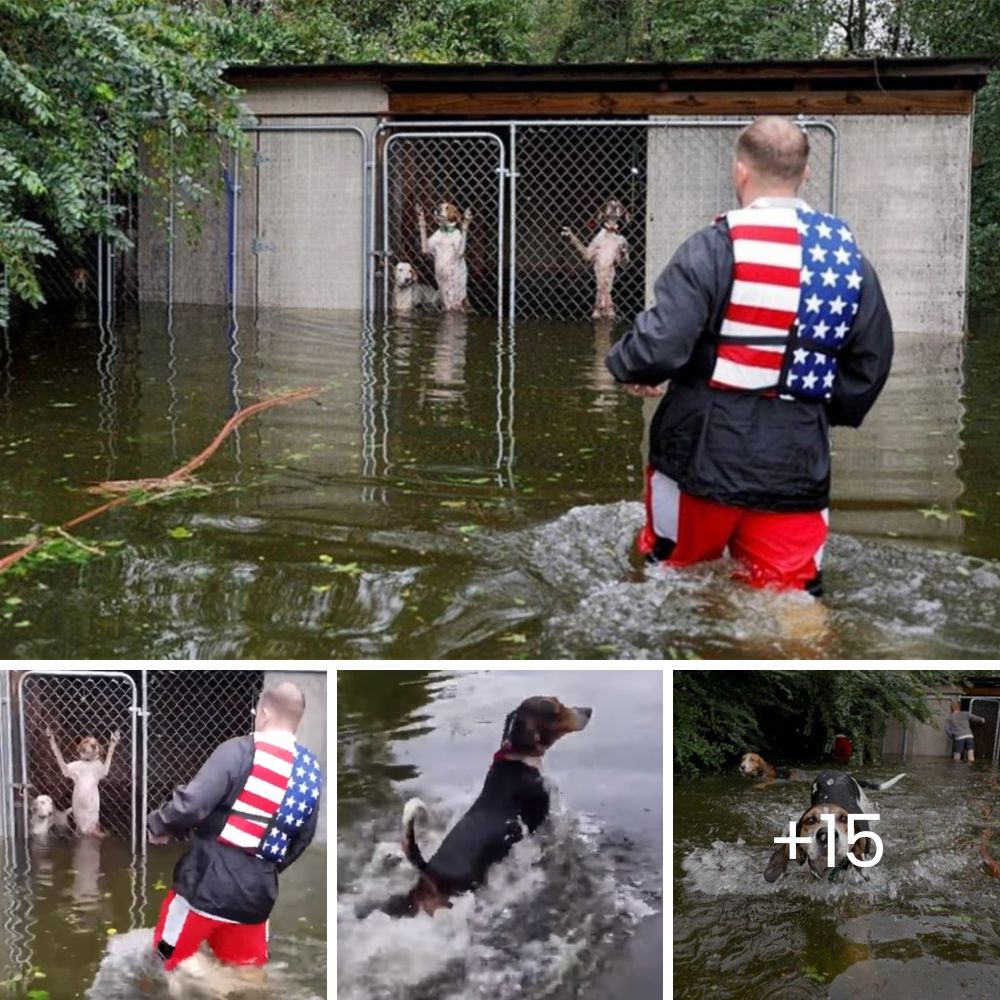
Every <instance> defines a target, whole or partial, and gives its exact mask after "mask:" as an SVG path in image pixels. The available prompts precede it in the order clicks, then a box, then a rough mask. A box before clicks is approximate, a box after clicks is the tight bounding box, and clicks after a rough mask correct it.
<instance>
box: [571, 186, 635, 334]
mask: <svg viewBox="0 0 1000 1000" xmlns="http://www.w3.org/2000/svg"><path fill="white" fill-rule="evenodd" d="M629 218H630V216H629V213H628V210H627V209H626V208H625V206H624V205H623V204H622V203H621V202H620V201H619V200H618V199H617V198H611V199H610V200H609V201H607V202H606V203H605V204H604V206H603V207H602V208H601V212H600V218H599V222H600V224H601V228H600V230H599V231H598V233H597V235H596V236H595V237H594V238H593V239H592V240H591V241H590V243H588V244H587V245H586V246H584V244H583V243H581V242H580V240H579V239H577V237H576V234H575V233H574V232H573V231H572V230H571V229H570V228H569V227H568V226H564V227H563V230H562V235H563V236H564V237H565V238H566V239H567V240H569V242H570V243H571V244H572V245H573V246H574V247H575V248H576V251H577V253H579V254H580V256H581V257H582V258H583V259H584V260H585V261H586V262H587V263H588V264H593V265H594V278H595V280H596V283H597V291H596V296H595V299H594V312H593V314H592V315H593V318H594V319H614V316H615V304H614V300H613V299H612V298H611V289H612V286H613V285H614V283H615V268H616V267H624V266H625V265H626V264H627V263H628V240H626V239H625V237H624V236H622V234H621V233H620V232H619V229H620V228H621V227H622V226H624V225H625V224H626V223H627V222H628V220H629Z"/></svg>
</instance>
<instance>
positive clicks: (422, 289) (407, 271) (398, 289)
mask: <svg viewBox="0 0 1000 1000" xmlns="http://www.w3.org/2000/svg"><path fill="white" fill-rule="evenodd" d="M440 305H441V298H440V296H439V295H438V293H437V292H436V291H435V290H434V289H433V288H431V286H430V285H424V284H421V282H420V276H419V275H418V274H417V270H416V268H415V267H414V266H413V265H412V264H411V263H410V262H409V261H405V260H401V261H400V262H399V263H398V264H397V265H396V267H395V269H394V271H393V286H392V307H393V309H395V310H396V312H398V313H408V312H413V310H414V309H438V308H440Z"/></svg>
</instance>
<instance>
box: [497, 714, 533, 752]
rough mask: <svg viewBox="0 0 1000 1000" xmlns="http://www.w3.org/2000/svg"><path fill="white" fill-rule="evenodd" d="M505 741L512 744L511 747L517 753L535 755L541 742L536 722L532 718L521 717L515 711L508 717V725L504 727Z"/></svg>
mask: <svg viewBox="0 0 1000 1000" xmlns="http://www.w3.org/2000/svg"><path fill="white" fill-rule="evenodd" d="M504 741H505V742H509V743H510V747H511V749H512V750H513V751H514V752H515V753H525V754H532V753H535V752H536V751H537V750H538V747H539V744H540V742H541V737H540V736H539V733H538V729H537V728H536V726H535V720H534V719H532V718H531V717H530V716H529V717H526V716H524V715H521V713H520V712H518V711H517V709H515V710H514V711H513V712H511V713H510V715H508V716H507V723H506V725H505V726H504Z"/></svg>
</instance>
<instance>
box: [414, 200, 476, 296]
mask: <svg viewBox="0 0 1000 1000" xmlns="http://www.w3.org/2000/svg"><path fill="white" fill-rule="evenodd" d="M434 221H435V222H436V223H437V225H438V228H437V229H435V230H434V232H433V233H432V234H431V235H430V236H428V235H427V219H426V218H425V216H424V209H423V206H422V205H417V223H418V224H419V226H420V249H421V251H422V252H423V253H425V254H427V256H428V257H433V258H434V279H435V281H437V286H438V291H439V292H440V293H441V308H442V309H443V310H444V311H445V312H465V310H466V309H468V307H469V303H468V284H469V268H468V265H467V264H466V262H465V247H466V244H467V242H468V237H469V225H470V223H471V222H472V209H470V208H467V209H466V210H465V214H464V215H463V214H462V213H461V212H459V210H458V209H457V208H456V207H455V206H454V205H452V204H451V202H448V201H443V202H441V204H440V205H438V207H437V208H436V209H435V210H434Z"/></svg>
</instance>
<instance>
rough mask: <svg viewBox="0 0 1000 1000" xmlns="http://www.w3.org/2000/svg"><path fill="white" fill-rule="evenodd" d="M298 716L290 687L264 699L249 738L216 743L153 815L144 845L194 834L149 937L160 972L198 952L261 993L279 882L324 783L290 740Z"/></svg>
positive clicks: (307, 753) (311, 821) (309, 834)
mask: <svg viewBox="0 0 1000 1000" xmlns="http://www.w3.org/2000/svg"><path fill="white" fill-rule="evenodd" d="M305 708H306V702H305V697H304V696H303V694H302V692H301V690H299V688H298V687H297V686H296V685H295V684H292V683H291V682H289V681H285V682H283V683H281V684H278V685H277V686H275V687H273V688H267V689H265V690H264V692H263V693H262V694H261V696H260V702H259V703H258V705H257V717H256V722H255V727H254V732H253V734H252V735H250V736H240V737H237V738H235V739H232V740H227V741H226V742H225V743H223V744H222V745H221V746H220V747H218V748H217V749H216V750H215V752H214V753H213V754H212V756H211V757H209V758H208V760H207V761H206V762H205V764H204V766H203V767H202V769H201V770H200V771H199V772H198V773H197V774H196V775H195V777H194V778H193V779H192V780H191V782H190V783H189V784H187V785H182V786H181V787H180V788H178V789H177V790H176V791H175V792H174V794H173V797H172V798H171V800H170V801H169V802H167V803H165V804H164V805H162V806H161V807H160V808H159V809H157V810H156V812H153V813H150V815H149V818H148V820H147V827H148V830H149V840H150V842H151V843H154V844H162V843H166V842H167V841H168V840H169V839H170V838H171V836H184V835H186V834H187V833H188V832H193V834H194V836H193V838H192V841H191V847H190V848H189V850H188V851H187V853H186V854H184V855H183V856H182V857H181V859H180V861H178V862H177V866H176V868H175V869H174V884H173V888H172V889H171V890H170V892H169V893H168V894H167V898H166V900H164V903H163V908H162V909H161V911H160V919H159V922H158V923H157V925H156V930H155V932H154V935H153V945H154V947H155V948H156V950H157V951H158V952H159V954H160V957H161V958H162V959H163V968H164V970H165V971H167V972H170V971H171V970H173V969H174V968H176V967H177V965H178V964H179V963H181V962H183V961H184V960H185V959H187V958H190V957H191V956H193V955H195V954H196V953H197V952H198V950H199V948H200V946H201V944H202V942H204V943H206V944H207V945H208V946H209V948H211V950H212V952H213V953H214V954H215V957H216V958H217V959H218V960H219V961H220V962H222V963H223V964H225V965H229V966H236V967H238V968H239V970H240V971H241V972H242V973H243V976H244V978H245V979H247V980H248V981H250V982H254V983H263V981H264V976H263V971H264V970H263V966H264V965H265V964H266V963H267V918H268V916H270V913H271V910H272V909H273V907H274V904H275V902H276V901H277V898H278V875H279V874H280V873H281V872H283V871H284V870H285V869H286V868H287V867H288V866H289V865H290V864H292V862H294V861H295V860H296V859H297V858H298V857H299V856H300V855H301V854H302V852H303V851H304V850H305V849H306V848H307V847H308V846H309V843H310V842H311V841H312V839H313V835H314V834H315V832H316V821H317V819H318V818H319V797H320V791H321V788H322V781H323V777H322V774H321V773H320V769H319V764H318V762H317V760H316V754H314V753H313V752H312V751H311V750H309V749H308V748H307V747H304V746H303V745H302V744H301V743H298V742H296V739H295V731H296V729H298V726H299V723H300V722H301V720H302V716H303V713H304V712H305ZM172 988H173V985H172Z"/></svg>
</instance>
